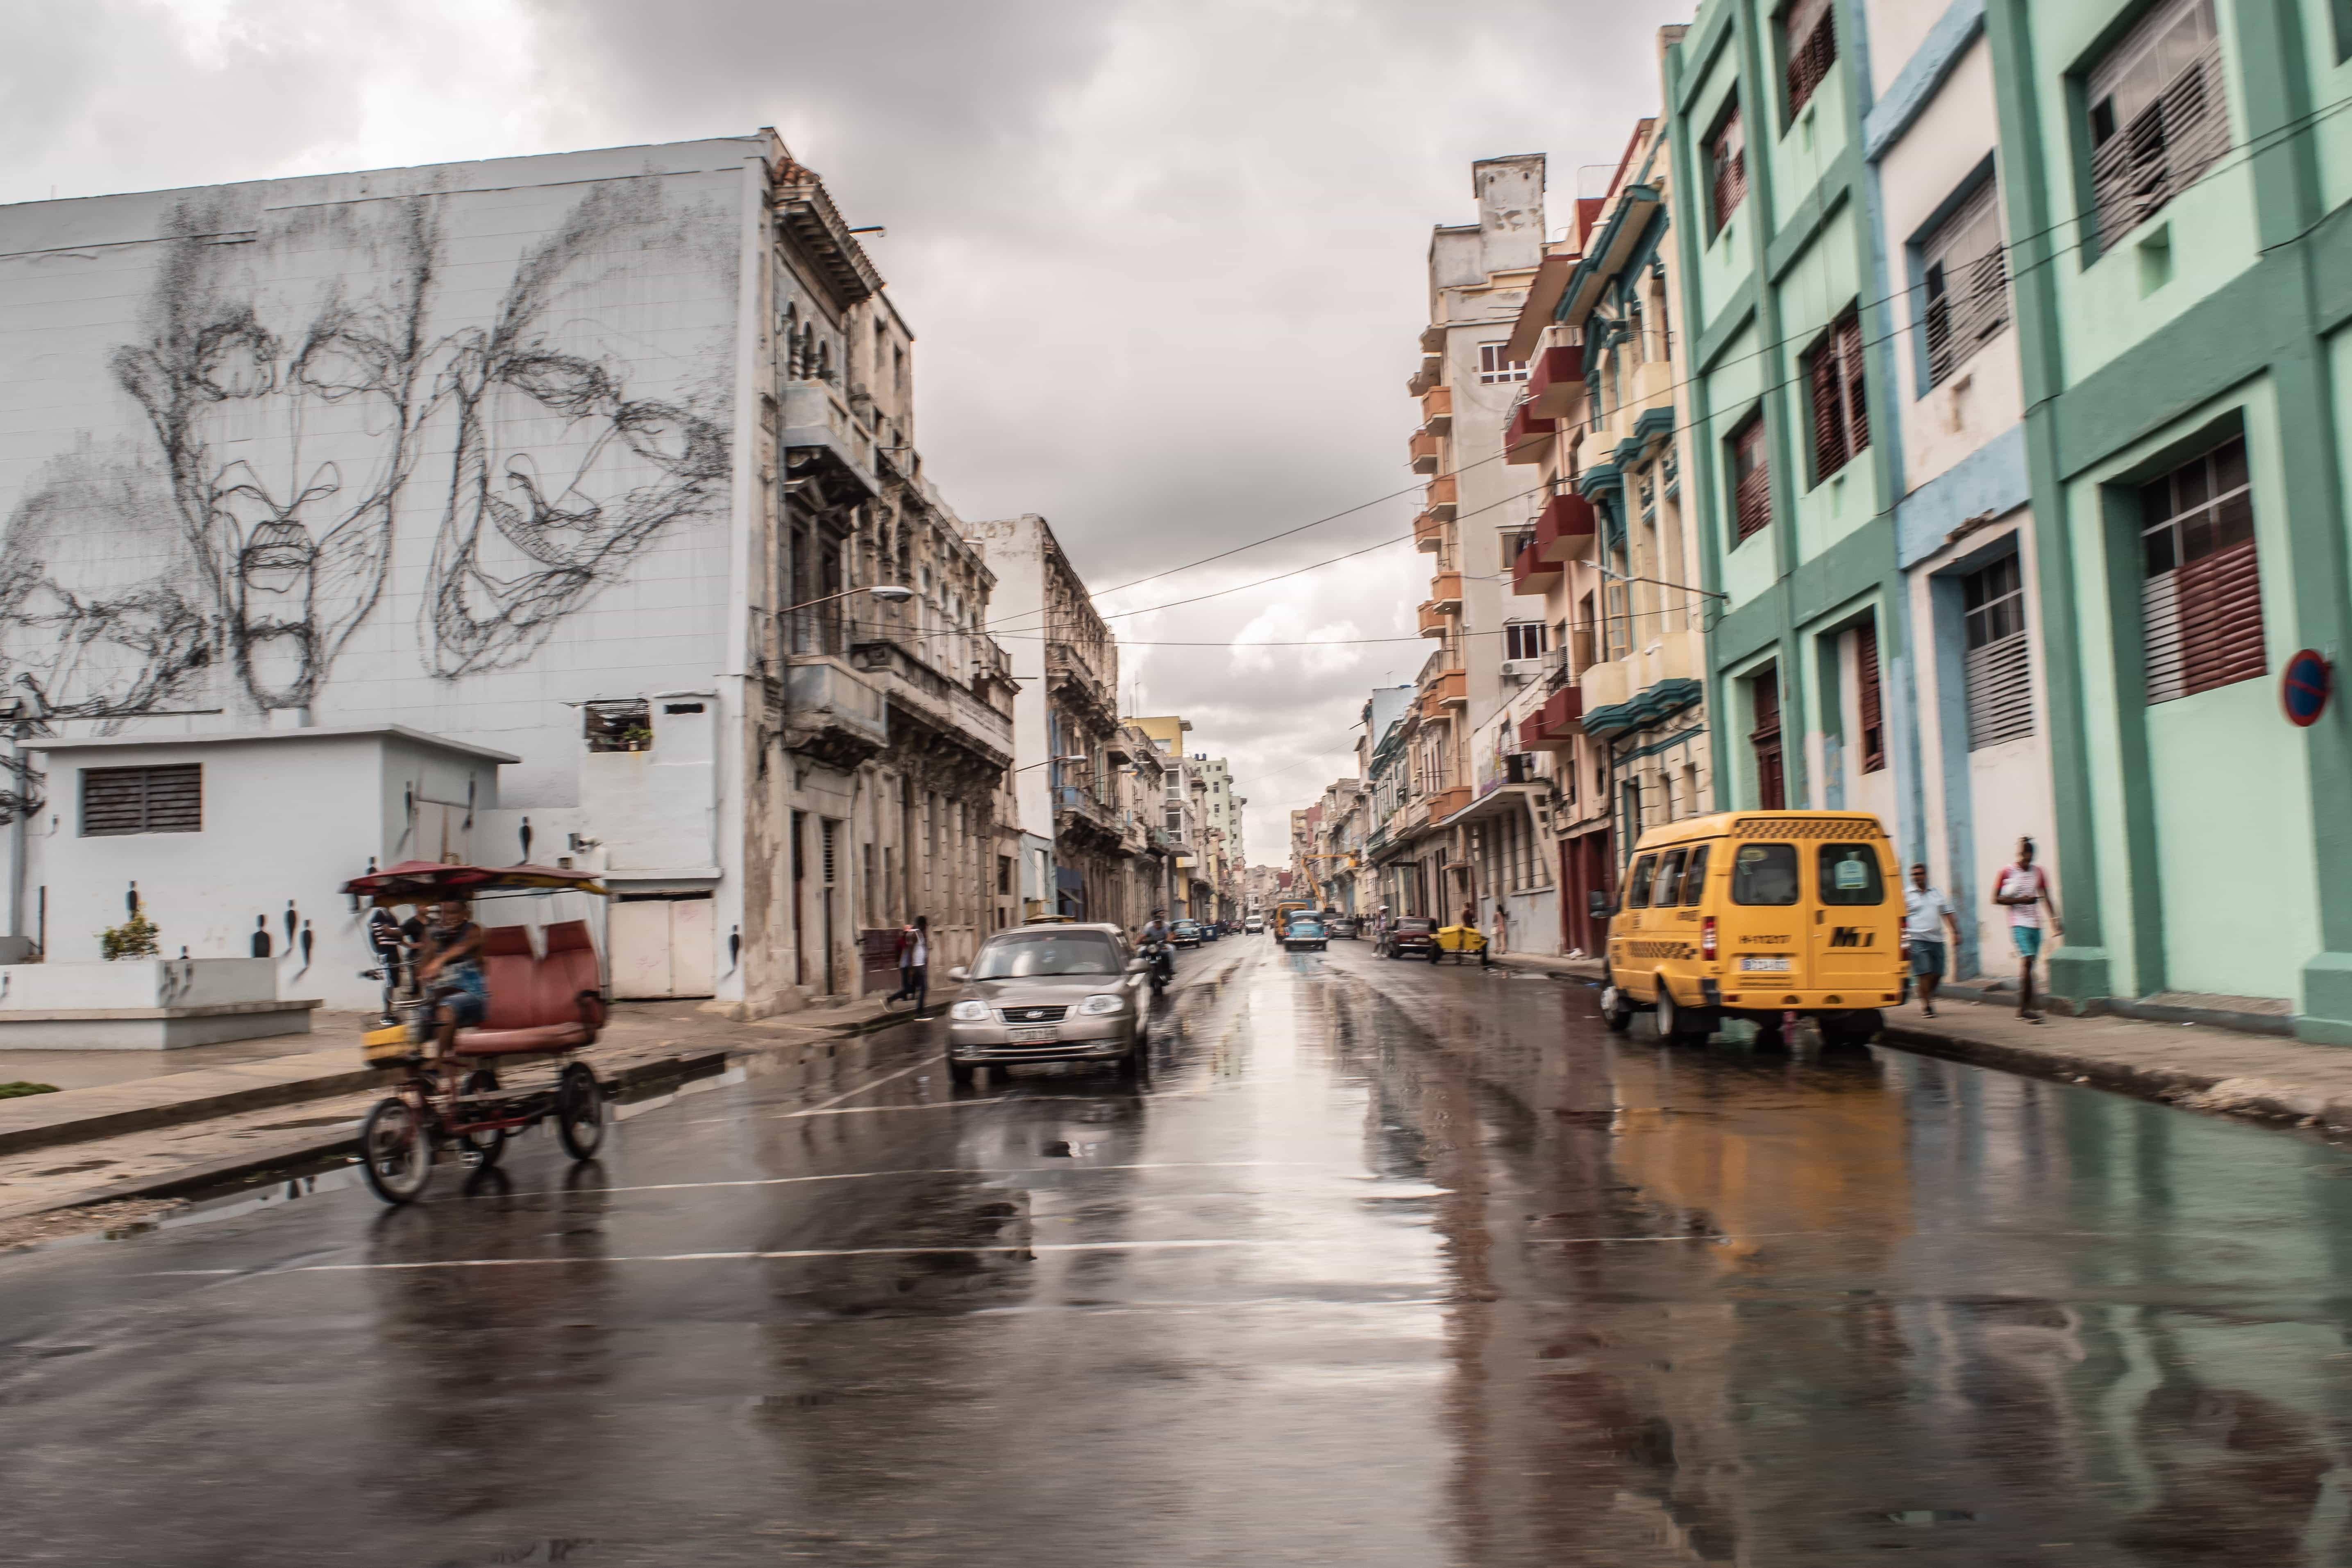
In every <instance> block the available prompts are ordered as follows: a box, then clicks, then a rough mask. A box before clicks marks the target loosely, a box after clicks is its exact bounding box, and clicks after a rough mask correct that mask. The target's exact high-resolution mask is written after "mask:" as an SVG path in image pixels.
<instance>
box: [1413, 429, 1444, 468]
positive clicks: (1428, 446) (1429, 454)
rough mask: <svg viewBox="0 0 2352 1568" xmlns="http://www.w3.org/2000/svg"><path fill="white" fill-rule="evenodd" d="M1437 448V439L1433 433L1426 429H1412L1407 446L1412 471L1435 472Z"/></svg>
mask: <svg viewBox="0 0 2352 1568" xmlns="http://www.w3.org/2000/svg"><path fill="white" fill-rule="evenodd" d="M1437 449H1438V441H1437V437H1436V436H1435V435H1434V434H1433V433H1432V432H1430V431H1427V430H1416V431H1414V432H1413V433H1412V442H1411V443H1410V444H1409V446H1408V447H1407V450H1408V451H1409V452H1410V453H1411V455H1412V471H1413V472H1414V473H1416V474H1433V473H1435V472H1437Z"/></svg>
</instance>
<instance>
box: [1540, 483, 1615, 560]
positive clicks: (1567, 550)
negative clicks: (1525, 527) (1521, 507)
mask: <svg viewBox="0 0 2352 1568" xmlns="http://www.w3.org/2000/svg"><path fill="white" fill-rule="evenodd" d="M1600 526H1601V516H1600V513H1598V512H1597V511H1595V510H1593V506H1592V503H1591V501H1589V500H1585V499H1584V498H1583V497H1582V496H1580V495H1579V494H1577V493H1576V492H1575V491H1574V490H1559V491H1556V492H1555V493H1554V494H1553V495H1552V497H1551V499H1550V500H1547V501H1545V502H1544V508H1543V510H1541V511H1539V512H1538V513H1537V514H1536V556H1537V558H1538V560H1543V561H1573V560H1575V559H1577V558H1578V557H1579V556H1581V555H1582V554H1583V553H1584V552H1585V550H1586V548H1587V547H1588V546H1589V545H1590V544H1591V542H1592V535H1593V532H1594V531H1595V530H1597V529H1598V528H1599V527H1600Z"/></svg>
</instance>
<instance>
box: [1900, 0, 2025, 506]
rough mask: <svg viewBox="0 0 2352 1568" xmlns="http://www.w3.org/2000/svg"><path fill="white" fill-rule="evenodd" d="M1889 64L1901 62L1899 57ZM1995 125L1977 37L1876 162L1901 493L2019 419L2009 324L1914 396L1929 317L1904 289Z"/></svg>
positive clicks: (1918, 296) (2020, 391) (1988, 64)
mask: <svg viewBox="0 0 2352 1568" xmlns="http://www.w3.org/2000/svg"><path fill="white" fill-rule="evenodd" d="M1897 8H1898V9H1900V8H1901V7H1899V6H1898V7H1897ZM1920 9H1922V10H1931V9H1933V8H1932V7H1925V6H1923V7H1920ZM1873 41H1874V48H1873V58H1874V59H1875V58H1879V57H1878V54H1877V51H1876V48H1875V42H1876V35H1875V33H1874V35H1873ZM1896 63H1897V64H1898V65H1899V64H1900V63H1901V62H1900V58H1899V57H1898V58H1897V60H1896ZM1998 125H1999V121H1998V120H1997V118H1996V116H1995V106H1994V103H1993V78H1992V53H1991V49H1990V46H1988V45H1987V44H1986V43H1985V42H1984V40H1983V39H1982V38H1979V39H1978V40H1977V42H1976V43H1975V44H1974V45H1973V46H1972V47H1970V48H1969V50H1968V51H1967V52H1966V53H1965V54H1964V55H1962V56H1961V58H1960V59H1959V61H1958V64H1956V65H1955V66H1954V67H1953V68H1952V73H1951V75H1950V76H1948V78H1946V79H1945V80H1944V84H1943V86H1942V88H1941V89H1938V91H1937V93H1936V95H1935V97H1934V98H1933V99H1932V100H1929V102H1928V103H1927V107H1926V108H1925V109H1923V110H1921V111H1920V114H1919V117H1918V119H1917V120H1916V121H1914V122H1913V123H1912V125H1911V128H1910V129H1909V130H1908V131H1906V132H1905V133H1904V134H1903V136H1902V137H1901V138H1900V139H1898V140H1897V141H1896V142H1895V144H1894V145H1893V146H1892V147H1890V148H1888V150H1887V153H1886V156H1885V158H1883V159H1881V160H1880V162H1879V192H1880V197H1881V201H1882V204H1883V208H1882V210H1883V211H1884V213H1885V245H1886V256H1887V265H1888V267H1889V268H1890V269H1891V271H1892V273H1893V282H1894V287H1895V289H1901V290H1905V292H1904V293H1903V296H1902V298H1901V299H1900V300H1898V301H1897V303H1896V305H1895V316H1896V324H1897V326H1898V327H1899V328H1900V330H1899V331H1896V333H1895V340H1894V347H1895V403H1896V405H1897V406H1899V407H1900V408H1901V409H1902V411H1903V465H1904V489H1905V492H1906V493H1908V492H1909V491H1911V490H1915V489H1918V488H1919V487H1920V486H1922V485H1924V484H1926V483H1927V482H1928V481H1929V480H1930V479H1935V478H1936V477H1937V475H1939V474H1941V473H1943V472H1945V471H1946V470H1947V469H1948V468H1951V467H1952V466H1953V465H1954V464H1956V463H1958V462H1959V461H1960V459H1962V458H1966V457H1967V456H1968V455H1969V453H1971V452H1974V451H1975V450H1977V449H1978V448H1979V447H1982V446H1983V445H1984V444H1985V443H1986V442H1987V441H1989V440H1990V439H1991V438H1992V437H1995V436H1998V435H2000V433H2001V432H2002V431H2004V430H2006V429H2008V428H2009V427H2010V426H2012V425H2014V424H2016V423H2017V422H2018V420H2020V419H2021V418H2022V417H2024V412H2025V394H2024V383H2023V380H2022V373H2021V371H2020V369H2019V365H2018V358H2017V332H2016V329H2015V327H2014V326H2013V325H2012V326H2011V328H2010V329H2009V330H2008V331H2003V332H2001V333H2000V334H1998V335H1997V336H1995V337H1993V338H1991V339H1990V340H1988V341H1987V342H1986V343H1985V345H1984V346H1983V347H1982V348H1981V349H1979V351H1978V352H1977V353H1976V354H1975V355H1974V356H1973V357H1971V358H1970V359H1969V360H1968V361H1967V362H1966V363H1962V364H1960V365H1958V367H1956V368H1955V369H1954V371H1953V372H1952V374H1951V375H1950V376H1949V378H1948V379H1947V380H1946V381H1945V382H1944V384H1942V385H1940V386H1937V387H1935V388H1933V389H1932V390H1930V391H1928V392H1927V393H1926V394H1925V395H1922V394H1921V393H1920V391H1919V386H1920V379H1919V377H1920V371H1919V358H1920V353H1921V349H1922V346H1923V344H1922V340H1921V337H1920V334H1919V333H1918V332H1917V331H1916V330H1915V329H1916V326H1917V323H1918V321H1919V320H1920V317H1921V313H1922V312H1923V311H1924V310H1925V309H1926V305H1925V298H1926V296H1925V295H1924V293H1922V292H1920V291H1918V290H1916V289H1911V274H1910V271H1909V266H1910V262H1909V250H1910V247H1911V246H1912V245H1913V243H1914V242H1915V241H1916V240H1917V239H1918V238H1919V237H1920V236H1921V233H1922V231H1923V230H1925V229H1926V228H1927V226H1928V225H1929V223H1930V222H1931V221H1932V220H1933V219H1934V217H1935V216H1936V215H1937V211H1938V209H1940V208H1941V207H1942V206H1943V205H1944V204H1945V203H1946V202H1947V201H1948V200H1949V199H1950V198H1951V195H1952V194H1953V193H1954V192H1955V191H1957V190H1958V189H1959V188H1960V186H1961V185H1962V184H1963V183H1964V182H1966V181H1967V180H1968V178H1969V175H1970V174H1971V173H1973V172H1974V171H1975V170H1977V169H1978V168H1979V165H1981V164H1982V163H1983V162H1984V160H1985V158H1986V157H1987V156H1988V155H1989V154H1990V153H1991V152H1992V151H1993V142H1994V135H1995V132H1996V130H1997V129H1998ZM2004 232H2006V228H2005V226H2004Z"/></svg>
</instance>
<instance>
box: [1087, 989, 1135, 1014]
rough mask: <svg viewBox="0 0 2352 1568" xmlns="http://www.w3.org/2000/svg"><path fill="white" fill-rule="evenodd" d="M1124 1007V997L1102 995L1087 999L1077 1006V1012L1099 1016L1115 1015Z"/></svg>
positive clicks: (1125, 1003)
mask: <svg viewBox="0 0 2352 1568" xmlns="http://www.w3.org/2000/svg"><path fill="white" fill-rule="evenodd" d="M1126 1006H1127V998H1126V997H1124V996H1118V995H1111V994H1104V995H1099V996H1089V997H1087V999H1086V1000H1085V1001H1083V1002H1081V1003H1079V1004H1078V1011H1079V1012H1081V1013H1089V1014H1097V1015H1099V1014H1103V1013H1117V1012H1119V1011H1121V1010H1122V1009H1124V1008H1125V1007H1126Z"/></svg>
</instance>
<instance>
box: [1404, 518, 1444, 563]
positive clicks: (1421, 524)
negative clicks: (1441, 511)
mask: <svg viewBox="0 0 2352 1568" xmlns="http://www.w3.org/2000/svg"><path fill="white" fill-rule="evenodd" d="M1412 547H1413V548H1414V549H1415V550H1418V551H1421V552H1423V553H1427V552H1431V551H1436V550H1443V549H1444V548H1445V520H1444V518H1442V517H1439V516H1438V515H1437V514H1436V513H1435V512H1429V511H1425V512H1423V513H1422V514H1421V515H1420V516H1419V517H1416V518H1414V519H1413V520H1412Z"/></svg>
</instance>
